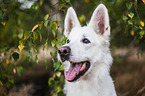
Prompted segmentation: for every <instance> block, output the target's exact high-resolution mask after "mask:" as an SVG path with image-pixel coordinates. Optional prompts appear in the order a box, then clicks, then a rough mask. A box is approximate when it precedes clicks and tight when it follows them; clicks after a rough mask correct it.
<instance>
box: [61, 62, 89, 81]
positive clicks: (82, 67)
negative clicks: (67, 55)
mask: <svg viewBox="0 0 145 96" xmlns="http://www.w3.org/2000/svg"><path fill="white" fill-rule="evenodd" d="M89 68H90V62H89V61H84V62H78V63H72V62H71V65H70V68H69V70H68V71H65V72H64V74H65V79H66V80H67V81H70V82H73V81H75V80H77V79H79V78H80V77H82V76H83V75H84V74H85V73H86V72H87V71H88V69H89Z"/></svg>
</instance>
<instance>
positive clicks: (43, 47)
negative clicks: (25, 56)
mask: <svg viewBox="0 0 145 96" xmlns="http://www.w3.org/2000/svg"><path fill="white" fill-rule="evenodd" d="M46 47H47V42H46V43H45V45H44V46H43V51H44V50H45V48H46Z"/></svg>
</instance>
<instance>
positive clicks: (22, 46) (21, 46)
mask: <svg viewBox="0 0 145 96" xmlns="http://www.w3.org/2000/svg"><path fill="white" fill-rule="evenodd" d="M18 48H19V50H20V52H21V51H22V49H23V48H24V45H22V44H21V45H19V46H18Z"/></svg>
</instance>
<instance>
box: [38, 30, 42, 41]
mask: <svg viewBox="0 0 145 96" xmlns="http://www.w3.org/2000/svg"><path fill="white" fill-rule="evenodd" d="M38 33H39V37H40V42H41V41H42V35H41V32H38Z"/></svg>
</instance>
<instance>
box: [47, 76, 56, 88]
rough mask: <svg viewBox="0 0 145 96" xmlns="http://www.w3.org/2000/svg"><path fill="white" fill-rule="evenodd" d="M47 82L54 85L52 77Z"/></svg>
mask: <svg viewBox="0 0 145 96" xmlns="http://www.w3.org/2000/svg"><path fill="white" fill-rule="evenodd" d="M48 84H49V85H50V86H54V84H55V81H54V79H53V78H52V77H50V78H49V80H48Z"/></svg>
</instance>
